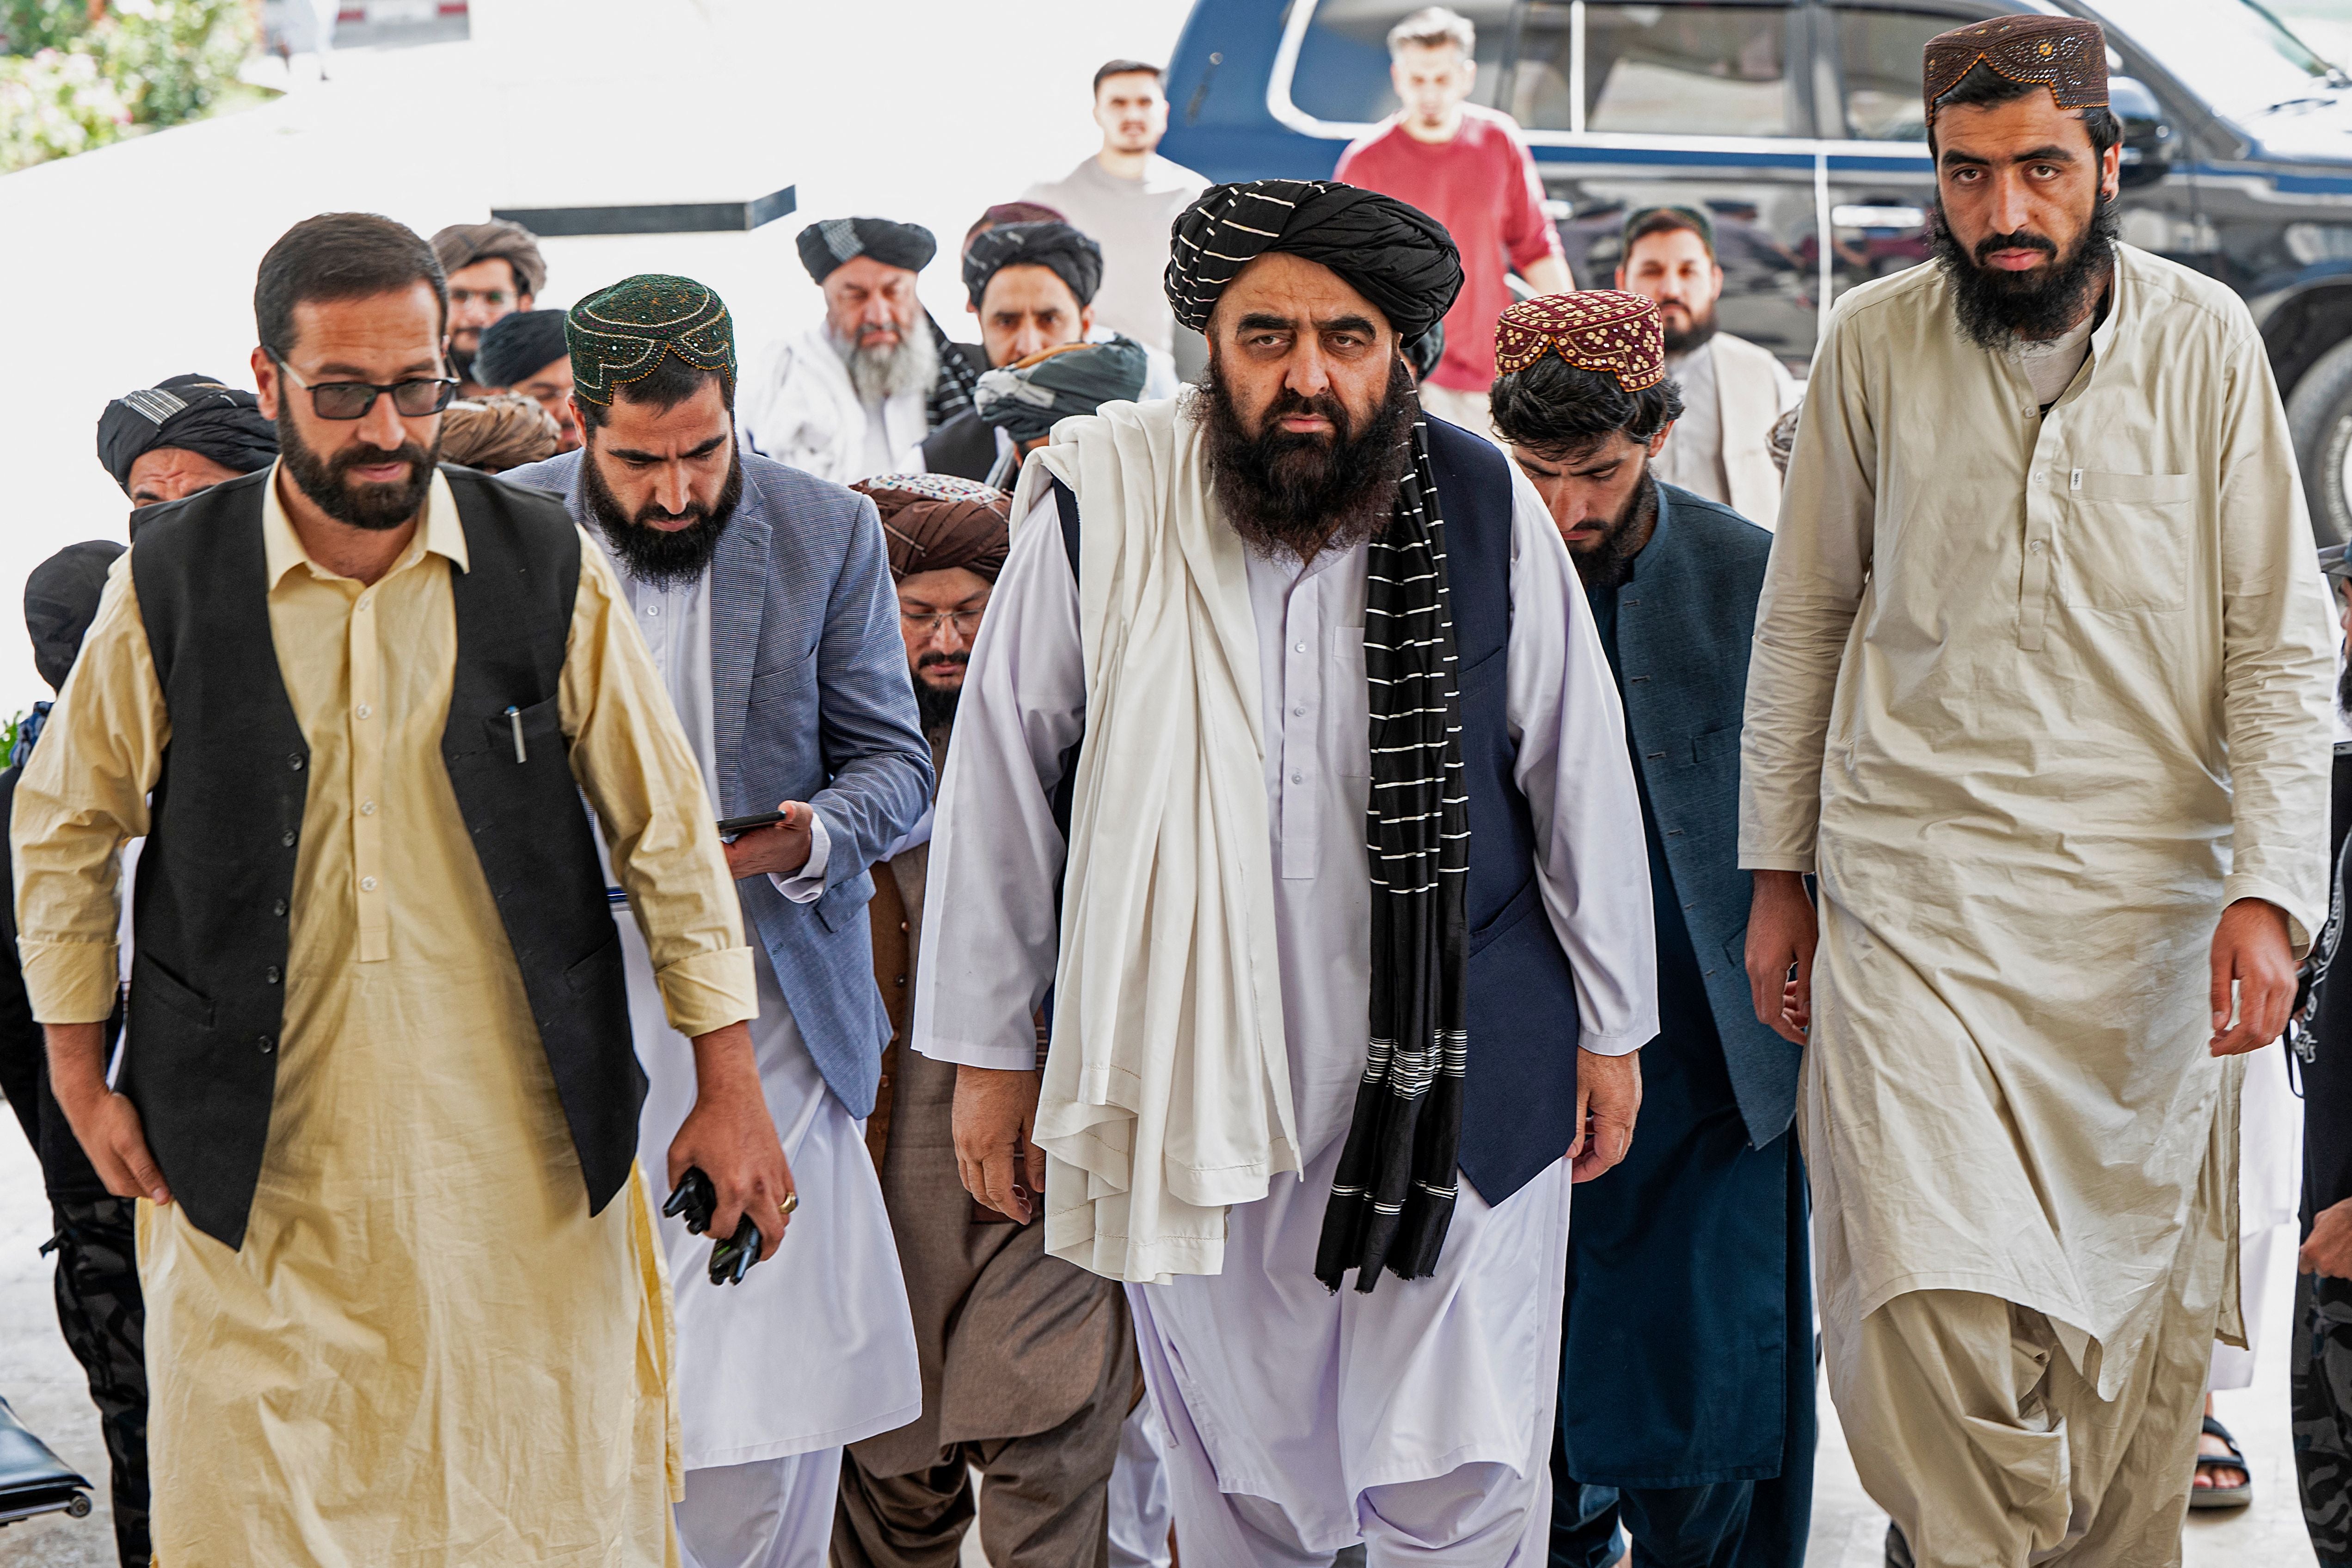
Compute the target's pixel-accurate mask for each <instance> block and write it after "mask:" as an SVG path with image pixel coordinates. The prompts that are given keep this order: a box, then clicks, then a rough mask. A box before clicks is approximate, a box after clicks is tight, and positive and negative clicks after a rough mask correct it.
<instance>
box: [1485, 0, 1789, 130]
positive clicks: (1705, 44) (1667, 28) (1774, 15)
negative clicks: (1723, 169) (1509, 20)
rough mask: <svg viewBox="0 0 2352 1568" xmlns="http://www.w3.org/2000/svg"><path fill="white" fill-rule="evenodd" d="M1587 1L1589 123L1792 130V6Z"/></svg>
mask: <svg viewBox="0 0 2352 1568" xmlns="http://www.w3.org/2000/svg"><path fill="white" fill-rule="evenodd" d="M1583 11H1584V129H1585V130H1587V131H1645V132H1680V133H1682V134H1684V135H1696V136H1785V135H1787V134H1789V132H1790V123H1791V116H1790V110H1789V81H1788V68H1787V61H1786V58H1785V56H1786V53H1787V46H1788V39H1789V13H1788V10H1787V8H1786V7H1785V6H1780V5H1596V4H1589V3H1588V4H1587V5H1585V6H1584V7H1583ZM1533 21H1534V18H1533V17H1532V16H1530V17H1529V22H1530V24H1532V23H1533ZM1530 30H1532V28H1530ZM1561 41H1562V42H1563V43H1565V41H1566V40H1565V37H1562V40H1561ZM1528 42H1533V39H1532V38H1529V39H1528ZM1559 63H1560V64H1561V65H1562V66H1563V67H1565V66H1566V65H1567V64H1568V61H1567V60H1566V59H1564V58H1563V59H1562V60H1561V61H1560V62H1559Z"/></svg>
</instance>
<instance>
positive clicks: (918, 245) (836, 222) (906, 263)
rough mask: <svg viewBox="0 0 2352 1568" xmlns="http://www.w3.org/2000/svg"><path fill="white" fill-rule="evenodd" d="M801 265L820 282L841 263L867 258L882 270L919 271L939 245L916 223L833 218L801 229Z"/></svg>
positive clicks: (883, 219) (928, 232) (810, 275)
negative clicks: (880, 266) (876, 263)
mask: <svg viewBox="0 0 2352 1568" xmlns="http://www.w3.org/2000/svg"><path fill="white" fill-rule="evenodd" d="M795 243H797V244H798V245H799V247H800V252H801V265H802V266H803V267H805V268H808V275H809V277H810V278H811V279H814V281H816V282H819V283H822V282H824V280H825V279H828V278H830V277H832V276H833V273H834V269H835V268H837V267H839V266H840V265H841V264H842V263H843V262H845V261H854V260H856V258H859V257H861V256H870V257H872V258H874V259H875V260H877V261H878V262H880V263H881V264H882V265H883V266H885V267H903V268H906V269H907V270H908V271H909V272H920V271H921V270H922V269H923V268H926V267H929V265H930V264H931V258H932V257H934V256H936V255H938V254H939V250H940V242H939V241H938V240H936V239H934V238H932V237H931V231H930V230H929V229H927V228H925V227H924V226H922V225H921V224H919V223H894V222H892V221H891V220H890V219H888V218H887V217H834V218H827V219H825V220H824V222H823V223H813V224H811V225H809V226H808V227H806V228H804V229H803V230H801V232H800V238H799V239H798V240H797V241H796V242H795Z"/></svg>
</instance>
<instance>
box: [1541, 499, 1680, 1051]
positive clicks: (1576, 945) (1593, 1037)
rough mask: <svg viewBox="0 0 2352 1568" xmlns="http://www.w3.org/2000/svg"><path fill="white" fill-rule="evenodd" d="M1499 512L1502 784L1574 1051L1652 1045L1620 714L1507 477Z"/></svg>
mask: <svg viewBox="0 0 2352 1568" xmlns="http://www.w3.org/2000/svg"><path fill="white" fill-rule="evenodd" d="M1511 501H1512V504H1511V638H1510V646H1509V649H1508V652H1507V654H1506V656H1505V657H1506V658H1508V659H1509V660H1510V669H1509V676H1508V682H1509V684H1508V689H1507V704H1508V717H1509V723H1510V726H1511V731H1512V739H1513V740H1514V741H1516V742H1517V744H1518V760H1517V763H1516V764H1515V767H1514V777H1515V778H1516V780H1517V784H1518V786H1519V791H1520V793H1521V794H1522V795H1525V796H1526V797H1527V802H1528V817H1529V819H1530V821H1531V823H1532V825H1533V826H1534V828H1535V838H1536V875H1537V878H1538V881H1539V882H1540V883H1541V885H1542V890H1543V901H1544V912H1545V914H1546V915H1547V916H1549V919H1550V921H1551V929H1552V934H1553V935H1554V936H1555V937H1557V938H1558V939H1559V945H1560V951H1561V952H1565V953H1566V954H1567V955H1568V963H1569V968H1570V971H1571V973H1573V974H1574V975H1575V977H1576V1004H1577V1011H1578V1013H1579V1015H1580V1017H1581V1019H1582V1022H1583V1026H1582V1030H1581V1032H1580V1036H1579V1037H1578V1041H1577V1043H1578V1044H1579V1045H1580V1046H1581V1047H1583V1048H1584V1049H1586V1050H1588V1051H1591V1052H1592V1053H1594V1054H1595V1055H1596V1056H1611V1057H1613V1056H1622V1055H1624V1054H1625V1053H1626V1052H1628V1051H1636V1050H1639V1049H1641V1048H1642V1047H1643V1046H1645V1045H1647V1044H1649V1043H1650V1041H1651V1040H1652V1039H1654V1038H1655V1037H1656V1036H1657V1033H1658V978H1657V976H1658V957H1657V938H1656V935H1655V926H1654V922H1653V921H1652V918H1651V911H1650V861H1649V849H1648V847H1647V842H1646V840H1645V839H1644V838H1643V834H1642V800H1641V795H1640V794H1639V792H1638V791H1637V790H1636V789H1635V788H1634V784H1633V758H1632V756H1631V755H1630V754H1629V753H1628V752H1626V750H1625V713H1624V710H1623V708H1622V705H1620V703H1619V702H1618V700H1617V685H1616V682H1615V681H1614V680H1613V679H1612V678H1611V676H1610V674H1609V656H1608V654H1607V653H1606V652H1605V651H1603V649H1602V648H1601V634H1600V631H1599V629H1598V628H1597V627H1596V626H1594V625H1593V623H1592V611H1591V606H1590V605H1587V604H1586V603H1585V599H1584V589H1583V586H1582V584H1580V582H1579V581H1578V579H1577V575H1576V568H1575V565H1574V563H1572V562H1570V559H1569V555H1568V547H1567V546H1566V545H1564V544H1562V543H1561V542H1560V538H1559V531H1557V529H1556V528H1555V527H1554V525H1553V523H1552V520H1551V514H1550V513H1549V511H1548V510H1545V507H1544V504H1543V500H1542V498H1541V497H1539V496H1538V495H1537V494H1536V492H1535V487H1534V486H1532V485H1530V484H1529V483H1528V480H1527V479H1526V478H1525V476H1523V475H1522V474H1520V473H1519V471H1518V470H1517V468H1516V467H1515V468H1513V469H1512V470H1511Z"/></svg>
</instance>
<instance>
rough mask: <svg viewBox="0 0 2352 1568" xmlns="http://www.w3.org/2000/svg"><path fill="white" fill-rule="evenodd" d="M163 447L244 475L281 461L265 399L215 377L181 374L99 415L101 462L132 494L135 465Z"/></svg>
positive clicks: (122, 398) (131, 395) (132, 394)
mask: <svg viewBox="0 0 2352 1568" xmlns="http://www.w3.org/2000/svg"><path fill="white" fill-rule="evenodd" d="M156 447H179V448H181V449H182V450H184V451H189V452H194V454H196V456H198V457H200V458H211V459H212V460H213V461H214V462H215V463H218V464H219V465H220V466H221V467H223V468H235V469H236V471H237V472H238V473H240V474H249V473H252V472H253V471H254V470H255V469H257V468H268V466H269V465H270V464H272V463H274V462H276V461H277V460H278V427H277V426H274V425H272V424H271V423H270V422H269V421H268V420H267V419H264V418H263V417H262V416H261V403H260V399H258V398H257V397H255V396H254V395H253V394H251V393H250V392H240V391H238V390H237V389H236V387H233V386H225V385H223V384H221V383H219V382H218V381H215V380H214V379H213V378H212V377H211V376H209V375H194V374H189V375H175V376H173V377H172V379H171V380H169V381H166V382H164V383H163V384H161V385H159V386H150V387H142V389H140V390H139V391H137V392H126V393H124V394H123V395H121V396H120V397H118V398H116V399H115V400H114V401H113V402H111V403H110V404H108V405H106V412H105V413H103V414H101V415H100V416H98V460H99V462H100V464H101V465H103V466H104V467H105V468H106V471H107V472H108V473H110V474H112V475H113V476H114V482H115V483H116V484H118V485H121V487H122V493H123V494H124V495H129V494H130V493H131V464H133V463H135V462H137V461H138V460H139V459H140V458H142V457H144V456H146V455H147V454H148V453H150V452H152V451H153V450H154V449H155V448H156Z"/></svg>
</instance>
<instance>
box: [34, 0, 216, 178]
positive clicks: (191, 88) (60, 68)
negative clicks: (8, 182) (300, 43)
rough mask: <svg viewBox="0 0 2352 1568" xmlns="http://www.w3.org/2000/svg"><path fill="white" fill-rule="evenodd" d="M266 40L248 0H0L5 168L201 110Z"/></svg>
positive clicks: (98, 143)
mask: <svg viewBox="0 0 2352 1568" xmlns="http://www.w3.org/2000/svg"><path fill="white" fill-rule="evenodd" d="M256 45H257V35H256V30H255V25H254V8H253V7H252V6H251V5H249V4H248V3H247V0H106V4H105V5H103V7H102V9H101V10H100V13H99V15H98V16H96V17H95V18H93V17H92V16H91V7H90V5H89V4H88V0H0V173H5V172H7V171H8V170H11V169H20V168H23V167H25V166H26V165H27V164H31V163H42V162H44V161H46V160H47V159H50V158H64V157H70V156H71V155H72V154H74V153H81V152H87V151H88V150H89V149H90V148H92V147H102V146H104V145H106V144H107V143H108V142H115V141H120V140H121V138H123V137H125V136H131V135H136V134H137V133H139V132H142V131H145V130H150V129H153V128H155V127H159V126H165V125H178V124H181V123H183V122H184V121H190V120H195V119H200V118H202V117H203V116H204V115H205V114H208V113H210V112H212V111H213V110H215V108H217V107H219V105H220V104H221V102H222V100H223V99H224V97H225V96H226V95H230V94H232V93H234V92H235V91H236V87H237V81H236V72H237V68H238V67H239V66H240V65H242V64H243V63H244V61H245V59H246V57H247V56H248V55H250V54H251V53H252V52H253V50H254V48H255V47H256Z"/></svg>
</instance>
